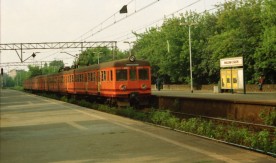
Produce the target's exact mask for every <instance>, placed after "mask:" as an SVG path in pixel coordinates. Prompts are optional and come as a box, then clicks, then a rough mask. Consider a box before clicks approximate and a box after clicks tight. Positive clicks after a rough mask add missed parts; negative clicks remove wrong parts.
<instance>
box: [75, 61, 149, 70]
mask: <svg viewBox="0 0 276 163" xmlns="http://www.w3.org/2000/svg"><path fill="white" fill-rule="evenodd" d="M126 66H150V64H149V62H148V61H145V60H135V61H130V60H129V59H121V60H115V61H110V62H103V63H100V64H99V65H91V66H86V67H81V68H78V69H75V72H84V71H89V70H95V69H96V70H97V69H100V68H107V67H126ZM70 71H71V70H70Z"/></svg>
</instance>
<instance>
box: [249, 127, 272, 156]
mask: <svg viewBox="0 0 276 163" xmlns="http://www.w3.org/2000/svg"><path fill="white" fill-rule="evenodd" d="M271 145H272V142H271V141H270V137H269V132H268V131H266V130H265V131H260V132H259V133H257V134H256V135H255V136H254V137H253V139H252V143H251V146H252V147H253V148H256V149H261V150H264V151H266V152H267V151H270V149H271ZM273 148H274V147H273Z"/></svg>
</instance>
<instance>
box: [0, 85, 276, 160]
mask: <svg viewBox="0 0 276 163" xmlns="http://www.w3.org/2000/svg"><path fill="white" fill-rule="evenodd" d="M0 108H1V109H0V111H1V121H0V122H1V123H0V125H1V126H0V138H1V140H0V141H1V142H0V162H1V163H9V162H20V163H24V162H26V163H31V162H35V163H37V162H40V163H43V162H56V163H64V162H69V163H71V162H72V163H73V162H74V163H75V162H77V163H88V162H115V163H116V162H120V163H122V162H173V163H175V162H181V163H182V162H204V163H205V162H208V163H209V162H212V163H213V162H215V163H216V162H229V163H238V162H241V163H245V162H248V163H249V162H250V163H251V162H259V163H265V162H268V163H269V162H271V163H272V162H276V159H275V158H272V157H270V156H267V155H263V154H260V153H255V152H252V151H247V150H244V149H241V148H236V147H233V146H229V145H225V144H222V143H218V142H215V141H210V140H206V139H202V138H199V137H195V136H191V135H187V134H184V133H179V132H175V131H172V130H168V129H163V128H159V127H155V126H152V125H148V124H145V123H143V122H139V121H135V120H131V119H128V118H123V117H119V116H115V115H110V114H106V113H103V112H99V111H95V110H92V109H86V108H83V107H80V106H76V105H72V104H68V103H64V102H61V101H56V100H52V99H47V98H44V97H39V96H36V95H32V94H27V93H23V92H18V91H14V90H1V97H0Z"/></svg>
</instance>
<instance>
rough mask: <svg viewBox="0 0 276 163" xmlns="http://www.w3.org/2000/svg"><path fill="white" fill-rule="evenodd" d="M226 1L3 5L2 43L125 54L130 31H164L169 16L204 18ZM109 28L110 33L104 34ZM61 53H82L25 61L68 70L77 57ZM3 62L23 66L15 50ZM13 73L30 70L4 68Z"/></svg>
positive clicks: (76, 0)
mask: <svg viewBox="0 0 276 163" xmlns="http://www.w3.org/2000/svg"><path fill="white" fill-rule="evenodd" d="M224 2H225V0H159V1H158V0H0V5H1V6H0V7H1V10H0V14H1V19H0V22H1V24H0V34H1V37H0V42H1V44H6V43H40V42H73V41H118V44H117V45H118V48H119V49H121V50H127V49H128V48H129V45H128V44H126V43H123V42H124V41H129V42H131V41H135V37H134V36H133V34H132V31H135V32H138V33H142V32H144V31H145V30H146V29H148V28H150V27H152V26H160V25H161V24H162V19H163V18H164V17H171V16H172V15H171V14H172V13H174V16H178V15H179V14H180V13H185V12H187V11H196V12H198V13H201V12H203V11H205V10H209V9H212V8H214V6H215V5H216V4H220V3H224ZM150 4H151V5H150ZM191 4H193V5H191ZM124 5H128V14H119V10H120V9H121V8H122V6H124ZM189 5H191V6H189ZM146 6H148V7H146ZM188 6H189V7H188ZM179 10H180V11H179ZM176 11H179V12H176ZM105 27H108V28H106V29H104V28H105ZM98 31H100V32H98ZM92 35H93V36H92ZM61 51H65V52H67V53H70V54H72V55H75V54H79V53H80V49H63V50H49V49H48V50H26V51H24V53H23V57H24V59H25V58H27V57H29V56H30V55H31V54H32V53H33V52H39V53H37V56H36V57H35V58H34V59H33V58H32V57H31V58H30V59H29V60H27V62H37V61H53V60H63V61H64V63H65V64H66V65H67V66H70V65H71V64H72V63H73V60H74V58H73V57H71V56H70V55H67V54H66V53H60V52H61ZM0 62H1V64H2V63H8V62H20V59H19V58H18V56H17V54H16V52H15V51H1V57H0ZM14 68H16V69H26V67H23V66H20V65H18V66H9V67H7V68H6V67H5V69H4V71H6V72H7V71H9V70H11V69H14Z"/></svg>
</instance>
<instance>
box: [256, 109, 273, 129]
mask: <svg viewBox="0 0 276 163" xmlns="http://www.w3.org/2000/svg"><path fill="white" fill-rule="evenodd" d="M259 117H260V118H261V119H262V120H263V121H264V123H265V124H266V125H273V126H276V110H275V108H274V110H272V111H271V112H269V113H267V112H265V111H262V112H260V114H259Z"/></svg>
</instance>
